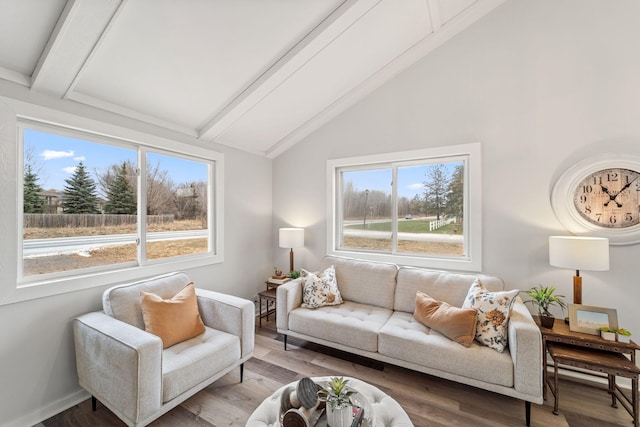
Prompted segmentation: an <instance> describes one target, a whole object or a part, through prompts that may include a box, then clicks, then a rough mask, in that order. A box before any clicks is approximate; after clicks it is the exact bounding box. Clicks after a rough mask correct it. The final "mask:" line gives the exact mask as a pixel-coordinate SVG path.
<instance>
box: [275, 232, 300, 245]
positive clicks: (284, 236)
mask: <svg viewBox="0 0 640 427" xmlns="http://www.w3.org/2000/svg"><path fill="white" fill-rule="evenodd" d="M278 240H279V244H280V247H281V248H300V247H302V246H304V228H281V229H280V234H279V239H278Z"/></svg>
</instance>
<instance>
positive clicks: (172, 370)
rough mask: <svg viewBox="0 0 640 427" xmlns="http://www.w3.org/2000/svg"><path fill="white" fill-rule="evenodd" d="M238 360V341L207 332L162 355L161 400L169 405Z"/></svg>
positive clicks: (207, 329) (216, 331)
mask: <svg viewBox="0 0 640 427" xmlns="http://www.w3.org/2000/svg"><path fill="white" fill-rule="evenodd" d="M239 359H240V338H239V337H237V336H236V335H233V334H229V333H226V332H222V331H218V330H215V329H211V328H209V327H207V328H206V330H205V333H204V334H202V335H198V336H197V337H195V338H191V339H189V340H186V341H183V342H181V343H179V344H176V345H174V346H172V347H169V348H167V349H165V350H163V352H162V400H163V403H164V402H168V401H169V400H171V399H173V398H175V397H176V396H178V395H180V394H182V393H184V392H185V391H187V390H190V389H191V388H193V387H194V386H195V385H196V384H200V383H201V382H203V381H205V380H207V379H209V378H211V377H212V376H214V375H215V374H217V373H218V372H221V371H223V370H224V369H225V368H227V367H230V366H232V365H233V364H234V363H235V362H237V361H238V360H239Z"/></svg>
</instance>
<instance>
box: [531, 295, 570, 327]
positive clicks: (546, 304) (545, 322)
mask: <svg viewBox="0 0 640 427" xmlns="http://www.w3.org/2000/svg"><path fill="white" fill-rule="evenodd" d="M555 291H556V288H554V287H553V286H542V285H540V286H535V287H533V288H531V289H529V290H528V291H527V292H526V293H527V295H529V296H530V297H531V299H530V300H528V301H525V303H531V304H533V305H537V306H538V315H539V316H540V324H541V325H542V326H543V327H545V328H549V329H552V328H553V323H554V322H555V317H554V316H553V314H551V312H550V311H549V308H550V307H551V306H552V305H557V306H558V307H560V308H561V309H562V310H563V312H564V309H565V308H567V304H565V302H564V300H563V299H562V298H564V295H553V293H554V292H555Z"/></svg>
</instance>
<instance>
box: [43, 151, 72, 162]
mask: <svg viewBox="0 0 640 427" xmlns="http://www.w3.org/2000/svg"><path fill="white" fill-rule="evenodd" d="M73 154H74V153H73V150H69V151H54V150H44V151H43V152H42V153H40V155H41V156H42V157H43V158H44V159H45V160H52V159H62V158H64V157H73Z"/></svg>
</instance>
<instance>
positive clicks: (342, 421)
mask: <svg viewBox="0 0 640 427" xmlns="http://www.w3.org/2000/svg"><path fill="white" fill-rule="evenodd" d="M347 382H349V380H345V379H344V378H343V377H332V378H330V379H329V384H328V387H327V388H324V389H322V390H319V391H318V397H319V399H320V400H321V401H323V402H326V403H327V425H328V426H329V427H351V422H352V418H353V413H352V409H351V406H352V403H351V395H352V394H353V393H354V392H353V391H352V390H349V389H348V388H347Z"/></svg>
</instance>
